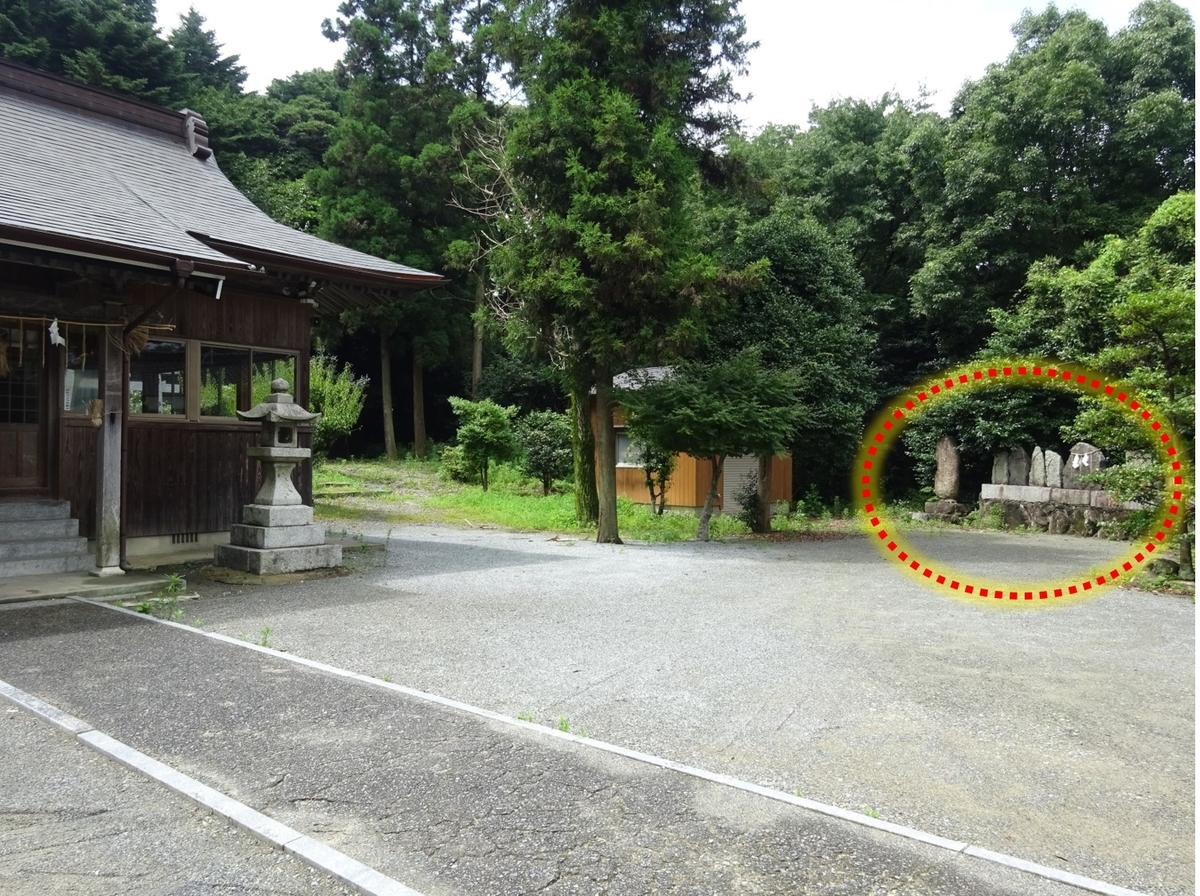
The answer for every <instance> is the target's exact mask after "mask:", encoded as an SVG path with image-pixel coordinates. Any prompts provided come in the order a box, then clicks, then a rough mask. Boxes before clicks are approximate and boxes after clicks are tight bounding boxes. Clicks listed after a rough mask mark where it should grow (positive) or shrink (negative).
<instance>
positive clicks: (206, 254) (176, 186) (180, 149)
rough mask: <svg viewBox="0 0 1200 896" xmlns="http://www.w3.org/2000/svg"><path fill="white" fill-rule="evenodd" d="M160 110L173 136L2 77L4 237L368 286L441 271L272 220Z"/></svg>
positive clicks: (420, 279)
mask: <svg viewBox="0 0 1200 896" xmlns="http://www.w3.org/2000/svg"><path fill="white" fill-rule="evenodd" d="M26 71H28V70H26ZM35 77H47V78H49V77H51V76H42V75H40V73H37V75H36V76H35ZM56 80H58V79H56ZM71 89H75V85H71ZM97 94H98V95H99V96H100V97H101V99H107V98H108V97H109V96H111V95H108V94H104V93H103V92H97ZM114 102H118V103H119V102H121V100H120V99H119V98H118V99H116V100H114ZM97 105H102V104H97ZM148 108H151V109H152V108H153V107H148ZM163 111H165V110H163ZM167 114H168V115H177V116H178V121H179V123H180V128H181V130H180V136H179V137H178V138H176V139H171V137H169V136H167V135H165V134H162V133H156V132H154V131H152V130H151V129H150V128H147V127H139V126H138V125H137V124H136V123H131V122H129V121H122V120H121V119H120V118H119V117H117V116H106V115H103V114H95V112H93V111H88V110H84V109H74V108H70V107H67V106H65V105H62V104H56V103H53V102H47V101H46V100H45V99H43V98H41V97H38V96H35V95H32V94H29V93H22V92H20V91H19V90H14V89H13V88H12V86H11V85H6V84H4V83H2V82H0V230H2V232H3V234H4V237H5V239H6V240H8V241H10V242H19V241H20V239H16V238H14V236H13V235H14V234H18V235H19V236H20V237H21V239H26V236H25V235H28V237H27V239H28V241H29V242H30V243H33V244H39V242H40V241H39V239H38V237H39V235H44V236H45V237H46V238H47V239H52V238H58V243H57V244H58V245H62V243H63V240H64V239H65V240H66V241H68V242H70V243H71V244H73V245H79V246H87V247H92V246H94V247H97V250H101V251H102V250H103V249H104V248H105V247H110V248H111V250H112V253H113V255H114V256H115V257H119V258H123V257H135V256H139V257H148V256H154V257H166V258H171V259H174V258H178V259H184V260H192V261H194V262H195V263H196V266H197V269H200V270H203V269H204V268H206V267H207V268H210V269H212V270H216V271H220V270H221V269H225V270H226V271H229V270H230V269H231V268H232V269H233V270H242V271H248V270H250V269H252V268H255V267H260V266H262V267H266V268H267V269H268V270H279V271H292V272H300V273H311V274H312V275H313V276H314V279H320V280H323V281H329V282H330V283H331V284H335V285H341V284H346V283H350V284H359V285H363V286H369V287H373V288H375V289H381V288H382V289H400V290H411V289H420V288H423V287H425V286H431V285H434V284H436V283H439V282H441V280H442V278H440V277H439V276H438V275H436V274H431V273H428V272H426V271H421V270H418V269H416V268H411V267H407V266H405V265H401V264H396V263H394V262H390V261H384V260H382V259H379V258H375V257H374V256H371V255H367V254H365V253H362V252H357V251H355V250H353V249H348V248H345V247H344V246H339V245H336V244H334V243H330V242H327V241H325V240H322V239H319V238H317V237H315V236H312V235H311V234H307V233H301V232H299V231H296V230H293V229H291V228H290V227H286V226H284V225H282V224H279V223H277V222H275V221H273V220H272V219H271V218H270V217H268V216H267V215H266V214H264V213H263V212H262V211H261V210H260V209H259V208H258V207H257V206H255V205H254V204H253V203H252V202H251V201H250V200H249V199H247V198H246V197H245V196H243V195H242V194H241V193H240V192H238V191H237V189H235V188H234V186H233V184H231V183H230V182H229V180H228V179H227V178H226V177H225V175H224V174H222V173H221V170H220V168H219V167H218V165H217V162H216V159H215V158H214V157H213V156H212V155H211V154H208V157H207V158H200V157H198V156H197V155H193V153H192V151H191V149H190V148H189V146H188V143H187V140H186V138H185V136H184V135H185V133H186V130H185V128H184V123H185V121H186V117H185V116H184V115H183V114H181V113H167ZM193 148H194V147H193ZM200 155H203V153H201V154H200ZM94 251H96V250H94Z"/></svg>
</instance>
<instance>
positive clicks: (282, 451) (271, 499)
mask: <svg viewBox="0 0 1200 896" xmlns="http://www.w3.org/2000/svg"><path fill="white" fill-rule="evenodd" d="M287 389H288V384H287V382H286V381H284V380H274V381H273V382H272V383H271V396H270V397H269V398H267V400H266V401H264V402H262V404H258V405H255V406H254V407H253V408H251V409H250V410H248V411H238V416H239V417H241V418H242V419H243V420H260V421H262V438H261V439H260V441H259V445H258V447H256V448H249V449H247V450H246V456H247V457H251V458H255V459H257V460H258V461H259V462H260V463H261V464H262V468H263V481H262V487H261V488H259V490H258V494H257V495H255V496H254V503H253V504H247V505H246V506H245V507H243V508H242V522H241V524H239V525H235V526H234V527H233V528H232V529H231V530H230V534H229V540H230V544H222V545H217V548H216V551H215V553H214V562H215V563H216V564H217V565H218V566H227V567H229V568H230V569H238V570H241V571H242V572H248V573H253V574H254V575H260V576H261V575H272V574H276V573H285V572H302V571H304V570H309V569H323V568H326V567H331V566H341V565H342V546H341V545H337V544H325V527H324V526H320V525H314V524H313V511H312V508H311V507H307V506H305V505H304V503H303V502H302V500H301V498H300V493H299V492H298V491H296V487H295V486H294V485H292V470H293V469H295V467H296V464H298V463H299V462H300V461H302V460H306V459H307V458H308V457H310V456H311V455H312V452H311V451H309V450H308V449H307V448H301V447H299V444H298V441H297V438H296V427H297V426H298V425H299V424H301V423H311V422H313V421H315V420H316V419H318V418H319V417H320V416H321V415H320V414H310V413H309V412H308V411H306V410H305V409H304V408H302V407H301V406H300V405H298V404H296V402H295V399H293V398H292V396H291V395H289V394H288V391H287Z"/></svg>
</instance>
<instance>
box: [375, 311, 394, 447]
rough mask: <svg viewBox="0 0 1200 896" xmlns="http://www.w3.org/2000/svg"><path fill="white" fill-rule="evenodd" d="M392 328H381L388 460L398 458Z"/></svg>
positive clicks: (384, 433) (380, 347)
mask: <svg viewBox="0 0 1200 896" xmlns="http://www.w3.org/2000/svg"><path fill="white" fill-rule="evenodd" d="M391 335H392V333H391V330H390V329H389V328H387V327H383V326H381V327H380V328H379V368H380V370H379V387H380V389H382V390H383V447H384V451H386V452H387V459H388V460H393V461H394V460H396V459H397V458H398V457H399V455H398V454H397V452H396V424H395V422H394V421H393V420H392V349H391V345H389V341H388V340H389V337H390V336H391Z"/></svg>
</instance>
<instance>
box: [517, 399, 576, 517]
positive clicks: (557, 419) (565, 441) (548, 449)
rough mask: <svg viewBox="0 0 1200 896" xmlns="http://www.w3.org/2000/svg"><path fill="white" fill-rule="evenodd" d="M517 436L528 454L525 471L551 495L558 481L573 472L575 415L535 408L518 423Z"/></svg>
mask: <svg viewBox="0 0 1200 896" xmlns="http://www.w3.org/2000/svg"><path fill="white" fill-rule="evenodd" d="M517 436H518V438H519V439H520V442H521V447H522V448H523V449H524V451H525V454H524V456H523V457H522V459H521V470H522V471H523V472H524V473H525V475H527V476H530V477H532V478H534V479H536V480H538V481H539V482H541V483H542V495H543V496H546V495H549V494H550V487H551V486H552V485H553V484H554V480H556V479H562V478H564V477H566V476H568V475H570V473H571V468H572V463H573V461H572V455H571V418H570V417H568V416H567V415H566V414H559V413H556V412H554V411H534V412H533V413H531V414H527V415H526V416H525V417H524V418H523V419H522V420H521V421H520V422H519V423H518V424H517Z"/></svg>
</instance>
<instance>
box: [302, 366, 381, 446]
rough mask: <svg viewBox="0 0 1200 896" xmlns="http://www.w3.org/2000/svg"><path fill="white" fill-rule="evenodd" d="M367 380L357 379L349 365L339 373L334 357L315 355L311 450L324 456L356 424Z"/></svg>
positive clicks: (310, 390)
mask: <svg viewBox="0 0 1200 896" xmlns="http://www.w3.org/2000/svg"><path fill="white" fill-rule="evenodd" d="M368 382H369V378H368V377H365V376H360V377H356V376H355V375H354V371H353V370H351V369H350V365H349V364H346V365H345V366H344V367H342V369H341V370H340V371H339V370H338V366H337V358H335V357H334V356H333V355H326V354H324V353H320V352H318V353H317V354H315V355H313V356H312V360H311V362H310V363H309V383H308V404H309V408H308V409H309V410H310V411H314V412H316V413H319V414H320V415H321V419H320V420H318V421H317V430H316V432H315V433H314V434H313V450H314V451H315V452H316V453H317V454H318V455H325V454H327V453H328V452H329V449H330V448H331V447H332V446H333V445H334V444H335V443H336V442H337V440H338V439H341V438H345V437H346V436H348V435H349V434H350V433H351V432H353V431H354V427H355V426H357V425H358V418H359V416H360V415H361V414H362V409H363V402H364V401H366V397H367V383H368Z"/></svg>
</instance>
